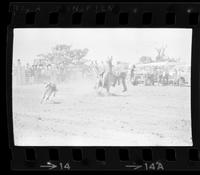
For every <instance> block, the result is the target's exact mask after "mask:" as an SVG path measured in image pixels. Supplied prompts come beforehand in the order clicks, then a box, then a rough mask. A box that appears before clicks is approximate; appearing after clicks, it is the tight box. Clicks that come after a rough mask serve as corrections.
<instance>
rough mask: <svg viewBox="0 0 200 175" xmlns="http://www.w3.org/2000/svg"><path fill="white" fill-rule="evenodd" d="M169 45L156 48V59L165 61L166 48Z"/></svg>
mask: <svg viewBox="0 0 200 175" xmlns="http://www.w3.org/2000/svg"><path fill="white" fill-rule="evenodd" d="M166 48H167V46H165V47H161V48H156V51H157V53H158V54H157V56H156V61H164V60H165V50H166Z"/></svg>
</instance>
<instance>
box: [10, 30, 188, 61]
mask: <svg viewBox="0 0 200 175" xmlns="http://www.w3.org/2000/svg"><path fill="white" fill-rule="evenodd" d="M57 44H66V45H72V49H84V48H88V49H89V52H88V54H87V55H86V57H85V58H87V59H92V60H106V59H107V58H108V57H110V56H113V58H114V60H117V61H120V60H121V61H126V62H130V63H136V62H138V60H139V58H140V57H141V56H150V57H151V58H152V59H154V60H155V57H156V55H157V51H156V49H155V48H160V47H164V46H167V47H166V51H165V54H166V56H169V57H173V58H180V59H181V62H184V63H190V62H191V46H192V29H172V28H171V29H169V28H168V29H159V28H156V29H152V28H151V29H150V28H149V29H148V28H143V29H142V28H101V29H94V28H79V29H78V28H67V29H66V28H65V29H61V28H49V29H48V28H28V29H27V28H26V29H25V28H18V29H14V41H13V61H14V63H15V62H16V60H17V59H21V60H22V62H23V63H27V62H29V63H32V61H33V59H35V58H36V56H37V55H38V54H47V53H49V52H51V49H52V48H53V47H54V46H56V45H57Z"/></svg>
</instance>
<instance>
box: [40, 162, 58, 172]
mask: <svg viewBox="0 0 200 175" xmlns="http://www.w3.org/2000/svg"><path fill="white" fill-rule="evenodd" d="M40 167H41V168H49V170H52V169H54V168H57V165H55V164H53V163H51V162H47V165H41V166H40Z"/></svg>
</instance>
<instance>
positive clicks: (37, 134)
mask: <svg viewBox="0 0 200 175" xmlns="http://www.w3.org/2000/svg"><path fill="white" fill-rule="evenodd" d="M87 51H88V50H85V51H84V52H85V53H84V54H83V55H82V56H79V57H78V56H74V57H73V56H71V57H70V56H69V57H64V56H62V59H61V57H60V58H59V56H55V57H52V56H51V57H50V56H49V57H48V56H46V55H38V56H36V58H35V59H34V60H33V62H32V63H31V64H30V63H26V62H23V61H22V60H23V58H22V59H16V62H13V109H14V110H13V111H14V112H13V120H14V132H15V133H17V134H15V144H16V145H20V146H22V145H26V146H44V145H49V146H131V145H132V146H168V145H169V146H170V145H174V146H176V145H188V144H191V138H190V137H191V133H190V132H188V131H190V130H191V128H190V127H191V123H190V120H189V119H188V117H187V116H190V86H191V82H190V74H191V66H190V65H189V64H185V63H182V62H181V61H180V60H175V59H169V58H168V57H162V56H161V55H158V56H157V57H156V58H151V59H150V58H149V57H145V56H143V57H141V58H138V62H135V63H130V62H124V61H123V59H121V60H120V61H118V60H117V59H116V58H115V57H113V56H108V57H107V58H105V59H104V60H103V61H102V60H99V59H98V58H96V59H95V58H91V59H90V58H87Z"/></svg>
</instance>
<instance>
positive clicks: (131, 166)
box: [126, 165, 142, 170]
mask: <svg viewBox="0 0 200 175" xmlns="http://www.w3.org/2000/svg"><path fill="white" fill-rule="evenodd" d="M126 167H127V168H134V170H137V169H139V168H142V165H126Z"/></svg>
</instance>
